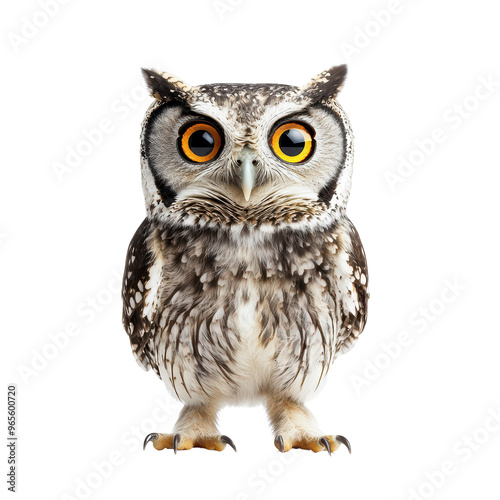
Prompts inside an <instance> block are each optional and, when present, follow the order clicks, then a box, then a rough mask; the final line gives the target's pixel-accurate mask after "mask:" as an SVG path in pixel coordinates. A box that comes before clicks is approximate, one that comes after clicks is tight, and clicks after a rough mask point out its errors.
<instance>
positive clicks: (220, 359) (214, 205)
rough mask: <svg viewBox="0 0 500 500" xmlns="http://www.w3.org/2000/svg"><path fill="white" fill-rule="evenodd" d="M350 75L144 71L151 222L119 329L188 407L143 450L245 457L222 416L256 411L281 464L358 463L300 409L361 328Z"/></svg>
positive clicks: (363, 302) (135, 258)
mask: <svg viewBox="0 0 500 500" xmlns="http://www.w3.org/2000/svg"><path fill="white" fill-rule="evenodd" d="M346 72H347V69H346V66H335V67H333V68H331V69H329V70H328V71H324V72H322V73H321V74H319V75H318V76H317V77H316V78H314V79H312V80H311V81H310V82H309V83H308V84H307V85H305V86H303V87H296V86H290V85H281V84H225V83H221V84H210V85H200V86H189V85H187V84H186V83H184V82H182V81H181V80H179V79H177V78H175V77H174V76H172V75H169V74H167V73H158V72H156V71H153V70H143V74H144V77H145V79H146V83H147V85H148V87H149V89H150V91H151V94H152V96H153V97H154V102H153V103H152V104H151V105H150V107H149V109H148V110H147V113H146V116H145V118H144V121H143V124H142V136H141V167H142V185H143V191H144V197H145V203H146V218H145V219H144V221H143V222H142V224H141V225H140V227H139V229H138V230H137V232H136V233H135V235H134V237H133V238H132V241H131V243H130V246H129V248H128V253H127V257H126V267H125V273H124V278H123V292H122V296H123V324H124V327H125V330H126V332H127V334H128V336H129V339H130V343H131V346H132V351H133V354H134V355H135V357H136V359H137V361H138V362H139V364H140V365H141V366H142V367H143V368H145V369H146V370H149V369H152V370H153V371H154V372H155V373H156V375H158V377H160V378H161V380H162V381H163V382H164V383H165V385H166V387H167V389H168V390H169V391H170V393H171V394H172V395H173V396H174V397H175V398H178V399H179V400H180V401H181V402H182V403H183V404H184V406H183V409H182V411H181V413H180V416H179V418H178V420H177V423H176V424H175V427H174V430H173V432H172V433H171V434H162V433H152V434H150V435H148V436H147V437H146V439H145V441H144V447H146V445H147V443H148V442H152V443H153V446H154V448H156V449H157V450H161V449H165V448H169V449H173V450H174V452H177V451H178V450H188V449H191V448H193V447H200V448H206V449H209V450H218V451H221V450H223V449H224V448H225V447H226V445H229V446H231V447H232V448H234V450H236V446H235V444H234V442H233V441H232V440H231V439H230V438H229V437H228V436H226V435H224V434H221V433H220V432H219V430H218V425H217V414H218V412H219V410H221V409H222V408H223V407H224V406H227V405H240V404H262V405H264V407H265V408H266V410H267V413H268V416H269V420H270V423H271V426H272V429H273V432H274V445H275V446H276V448H277V449H278V450H279V451H281V452H287V451H289V450H290V449H292V448H301V449H305V450H312V451H314V452H319V451H327V452H328V453H330V454H331V453H332V452H333V451H335V450H336V449H338V448H339V446H340V445H341V444H344V445H345V446H346V447H347V448H348V449H349V452H350V451H351V447H350V444H349V441H348V440H347V439H346V438H345V437H343V436H341V435H335V434H324V433H323V432H322V431H321V430H320V429H319V427H318V424H317V422H316V420H315V418H314V416H313V415H312V413H311V412H310V411H309V410H308V409H307V407H306V406H305V402H306V401H307V400H308V399H309V398H310V397H311V396H313V395H314V394H315V393H316V392H317V391H319V390H320V389H321V387H322V386H323V384H324V382H325V379H326V376H327V374H328V371H329V369H330V367H331V366H332V363H333V361H334V360H335V359H336V358H337V357H338V356H339V355H340V354H342V353H345V352H347V351H348V350H349V349H350V348H351V347H352V346H353V345H354V344H355V342H356V341H357V339H358V336H359V335H360V333H361V332H362V331H363V328H364V326H365V322H366V316H367V301H368V291H367V286H368V273H367V264H366V257H365V253H364V250H363V247H362V244H361V241H360V238H359V235H358V233H357V231H356V229H355V227H354V226H353V224H352V223H351V221H350V220H349V219H348V218H347V215H346V204H347V200H348V198H349V193H350V188H351V176H352V164H353V135H352V132H351V127H350V124H349V120H348V118H347V116H346V114H345V112H344V111H343V109H342V108H341V106H340V105H339V103H338V102H337V99H336V98H337V94H338V92H339V90H340V88H341V87H342V85H343V82H344V79H345V76H346Z"/></svg>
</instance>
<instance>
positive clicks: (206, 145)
mask: <svg viewBox="0 0 500 500" xmlns="http://www.w3.org/2000/svg"><path fill="white" fill-rule="evenodd" d="M178 144H179V147H180V150H181V152H182V153H183V155H184V156H185V158H186V159H187V160H189V161H192V162H195V163H204V162H207V161H210V160H213V159H214V158H215V157H216V156H217V154H218V153H219V151H220V149H221V146H222V137H221V134H220V133H219V131H218V130H217V129H216V128H215V127H214V126H213V125H211V124H210V123H207V122H194V123H190V124H188V125H187V127H185V128H184V127H183V128H182V129H181V130H180V135H179V139H178Z"/></svg>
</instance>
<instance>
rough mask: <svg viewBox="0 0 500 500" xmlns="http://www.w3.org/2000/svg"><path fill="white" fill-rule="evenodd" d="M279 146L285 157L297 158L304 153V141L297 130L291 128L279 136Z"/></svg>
mask: <svg viewBox="0 0 500 500" xmlns="http://www.w3.org/2000/svg"><path fill="white" fill-rule="evenodd" d="M279 145H280V149H281V151H283V153H285V154H286V155H287V156H297V155H299V154H300V153H302V151H304V148H305V147H306V141H305V139H304V136H303V135H302V132H301V131H300V130H299V129H296V128H291V129H289V130H285V131H284V132H283V133H282V134H281V136H280V140H279Z"/></svg>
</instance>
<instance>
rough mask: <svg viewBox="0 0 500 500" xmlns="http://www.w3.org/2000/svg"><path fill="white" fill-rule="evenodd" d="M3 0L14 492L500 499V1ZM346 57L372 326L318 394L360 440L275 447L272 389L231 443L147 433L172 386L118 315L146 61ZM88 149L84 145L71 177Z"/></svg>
mask: <svg viewBox="0 0 500 500" xmlns="http://www.w3.org/2000/svg"><path fill="white" fill-rule="evenodd" d="M42 1H43V0H42ZM6 3H7V2H4V4H6ZM8 3H9V5H8V6H7V5H3V6H2V11H3V12H2V14H1V16H0V18H1V21H0V22H1V29H2V44H1V48H0V50H1V58H2V73H3V77H2V92H1V96H0V99H1V102H0V106H1V120H2V137H3V141H2V148H1V152H0V154H1V163H2V168H1V180H0V203H1V211H0V235H1V236H0V265H1V284H2V286H1V290H0V293H1V302H0V303H1V306H2V308H1V319H2V323H1V324H2V327H1V328H2V335H3V337H4V340H3V342H2V346H3V347H2V350H1V351H2V370H3V375H2V380H3V382H4V385H3V386H4V389H3V390H5V391H6V386H7V383H9V382H10V383H15V384H17V385H18V435H19V441H18V458H19V469H18V470H19V474H18V498H22V499H32V498H42V499H54V498H55V499H66V500H67V499H69V498H171V497H173V496H176V495H182V497H183V498H193V499H194V498H207V499H218V500H219V499H223V500H245V499H248V498H251V499H270V498H297V499H298V498H303V497H306V496H307V497H309V498H311V497H314V498H316V497H317V498H342V499H361V498H374V499H381V500H387V499H408V498H412V499H413V500H415V499H418V498H440V499H454V500H455V499H466V498H471V497H479V498H484V499H489V498H498V496H499V494H500V486H499V482H498V470H499V469H498V467H499V464H500V416H499V412H500V394H499V381H500V364H499V361H498V359H499V348H500V341H499V337H498V333H499V327H498V323H497V315H498V283H499V278H500V273H499V270H498V264H497V260H498V255H499V251H500V248H499V238H498V214H499V201H498V189H499V187H498V186H499V183H500V176H499V174H498V171H499V168H500V163H499V153H498V149H499V148H498V141H499V132H500V130H499V116H500V97H499V95H500V86H499V85H500V83H499V82H500V67H499V56H498V50H499V48H500V47H499V42H500V34H499V30H498V11H497V12H495V10H494V6H495V4H494V2H491V1H490V0H475V1H464V2H456V1H452V0H442V1H439V2H436V1H431V0H420V1H417V0H414V1H410V0H401V1H400V2H398V1H397V0H392V1H390V0H376V1H357V2H352V1H347V0H345V1H335V2H327V1H323V2H320V1H314V0H308V1H307V2H302V1H296V0H287V1H273V2H270V1H269V0H240V1H238V0H222V1H220V2H218V3H215V4H214V2H212V1H211V0H204V1H202V0H199V1H180V0H178V1H175V2H173V1H160V0H142V1H141V2H124V1H118V0H115V1H107V2H98V1H97V0H86V1H85V2H84V1H77V0H73V1H71V0H70V1H67V2H66V4H65V5H62V4H57V5H58V7H52V11H51V15H50V17H47V15H45V14H43V9H42V7H41V3H42V2H39V1H35V0H29V1H26V0H25V1H20V2H8ZM49 3H50V2H49ZM52 5H53V3H52ZM56 10H57V12H55V11H56ZM35 22H36V24H38V27H37V26H36V24H35V25H33V24H32V23H35ZM367 33H368V34H367ZM343 62H347V63H348V64H349V76H348V80H347V82H346V85H345V87H344V90H343V91H342V93H341V95H340V97H339V101H340V102H341V103H342V105H343V106H344V108H345V110H346V111H347V113H348V115H349V116H350V118H351V120H352V125H353V128H354V132H355V136H356V158H355V173H354V180H353V189H352V196H351V200H350V204H349V207H348V214H349V216H350V217H351V219H352V220H353V221H354V223H355V224H356V226H357V228H358V229H359V232H360V234H361V237H362V240H363V243H364V245H365V249H366V252H367V255H368V263H369V269H370V277H371V286H370V288H371V295H372V298H371V302H370V307H369V309H370V312H369V321H368V325H367V328H366V330H365V333H364V334H363V335H362V337H361V340H360V341H359V342H358V344H357V345H356V347H355V349H354V350H353V351H351V352H350V353H349V354H348V355H346V356H343V357H341V358H340V359H339V360H338V361H337V363H336V365H335V366H334V368H333V369H332V370H331V372H330V374H331V375H330V378H329V381H328V383H327V385H326V387H325V389H324V390H323V391H322V393H321V394H320V395H319V396H318V397H317V398H316V399H314V400H313V401H312V402H311V404H310V407H311V409H312V410H313V411H314V413H315V414H316V416H317V418H318V420H319V423H320V425H321V426H322V428H323V429H324V431H325V432H326V433H328V434H329V433H333V434H337V433H339V434H343V435H345V436H347V437H348V438H349V439H350V441H351V443H352V446H353V454H352V455H351V456H349V455H348V453H347V451H346V449H345V448H342V449H341V450H339V451H338V452H337V453H335V454H334V456H333V457H332V458H329V457H328V455H327V454H326V453H319V454H313V453H311V452H303V451H292V452H290V453H288V454H286V455H282V454H280V453H278V452H277V450H276V449H275V448H274V446H273V437H272V435H271V432H270V429H269V428H268V425H267V422H266V417H265V413H264V411H263V409H262V408H259V407H257V408H228V409H225V410H224V411H223V412H222V414H221V419H220V420H221V421H220V424H221V425H220V429H221V431H222V432H223V433H225V434H227V435H229V436H230V437H231V438H232V439H233V440H234V441H235V443H236V444H237V446H238V452H237V453H236V454H235V453H234V452H233V451H232V450H231V449H229V448H227V449H226V450H225V451H224V452H222V453H215V452H208V451H206V450H198V449H197V450H192V451H189V452H179V453H178V454H177V456H174V454H173V452H171V451H162V452H156V451H155V450H153V448H152V447H150V448H148V449H147V450H146V451H145V452H143V451H142V449H141V446H140V445H141V442H142V439H143V437H144V436H145V435H146V434H148V433H149V432H151V431H153V430H154V431H163V432H170V431H171V429H172V426H173V424H174V422H175V419H176V415H177V412H178V411H179V409H180V404H179V403H177V402H175V401H172V400H171V399H170V398H169V397H168V395H167V393H166V390H165V388H164V386H163V384H162V382H161V381H160V380H159V379H157V378H156V377H155V376H154V375H153V374H152V373H146V372H144V371H142V370H141V369H140V368H139V367H138V366H137V365H136V363H135V361H134V359H133V357H132V354H131V351H130V347H129V343H128V339H127V336H126V334H125V333H124V331H123V330H122V326H121V304H120V297H119V293H118V292H117V290H118V288H119V277H120V275H121V272H122V268H123V264H124V259H125V252H126V248H127V245H128V242H129V240H130V238H131V237H132V235H133V233H134V231H135V229H136V227H137V226H138V225H139V224H140V222H141V221H142V219H143V217H144V206H143V197H142V191H141V184H140V172H139V132H140V126H141V119H142V116H143V113H144V111H145V110H146V107H147V106H148V103H149V102H150V98H149V97H147V96H146V94H145V92H144V91H141V89H142V88H143V83H142V78H141V76H140V72H139V68H140V67H141V66H145V67H154V68H156V69H158V70H163V71H169V72H171V73H174V74H176V75H178V76H180V77H182V78H183V79H184V80H186V81H187V82H189V83H193V84H201V83H209V82H216V81H228V82H262V81H265V82H279V83H291V84H296V85H301V84H303V83H305V82H307V81H308V80H309V79H310V78H311V77H313V76H314V75H315V74H317V73H319V72H320V71H322V70H323V69H327V68H328V67H330V66H332V65H334V64H340V63H343ZM488 80H489V81H490V84H488V85H489V86H490V88H489V90H488V88H487V87H486V86H485V85H484V83H481V82H484V81H488ZM476 94H477V96H479V98H478V97H476ZM102 120H104V123H105V124H107V125H105V128H106V130H107V131H106V133H103V134H101V135H102V137H101V140H100V143H99V144H96V145H91V146H90V148H88V145H87V149H86V150H85V145H83V146H82V142H85V140H86V139H85V135H86V133H90V131H92V130H95V129H96V128H97V127H100V126H102ZM109 129H112V130H109ZM436 129H440V130H441V132H439V130H438V131H437V132H436ZM98 135H99V134H94V138H95V137H97V136H98ZM434 137H438V138H439V143H436V141H435V140H434V139H433V138H434ZM418 141H420V142H419V144H420V148H423V149H425V150H426V153H421V152H420V153H419V146H418V145H417V142H418ZM422 144H423V146H422ZM77 147H80V148H83V149H84V150H85V151H86V156H85V157H84V158H82V159H81V161H80V163H79V164H78V165H74V166H73V168H71V169H70V170H69V171H66V172H63V174H62V175H61V173H60V172H59V175H57V174H56V169H55V166H57V164H59V167H60V165H62V164H64V163H65V162H66V156H67V154H68V148H73V149H74V148H77ZM404 159H406V161H409V162H410V166H409V167H408V165H406V167H405V168H403V169H402V168H401V166H400V164H401V163H402V162H403V160H404ZM398 168H399V173H398ZM402 174H403V175H402ZM397 176H399V179H398V177H397ZM388 179H390V180H391V181H392V182H397V181H398V180H399V182H398V183H397V184H396V185H395V186H392V188H391V185H390V182H389V180H388ZM395 179H396V181H395ZM117 276H118V277H117ZM450 283H451V285H450ZM92 304H93V305H92ZM97 309H98V310H97ZM71 328H77V330H76V331H75V332H71V333H72V336H68V335H69V334H68V331H69V330H71ZM65 329H66V333H64V332H65ZM54 339H56V340H54ZM402 342H403V343H404V345H402ZM55 343H58V344H59V347H57V345H56V344H55ZM388 351H390V352H391V355H390V356H391V357H390V356H389V354H387V352H388ZM2 400H3V401H5V400H6V396H3V397H2ZM3 408H5V407H4V406H3ZM165 408H166V409H165ZM3 411H4V412H5V409H4V410H3ZM4 415H5V413H4ZM494 415H496V416H497V417H496V418H497V420H499V421H498V422H497V423H495V422H494ZM1 421H2V422H3V425H6V419H5V417H2V419H1ZM3 432H6V431H3ZM2 435H4V434H3V433H2ZM2 448H4V452H2V457H0V459H1V461H2V463H3V464H5V465H4V466H2V471H4V470H5V472H6V468H7V466H6V462H7V457H6V453H7V449H6V448H5V447H4V446H2ZM4 455H5V457H4ZM104 462H106V463H105V464H103V463H104ZM99 464H100V465H99ZM110 464H111V465H110ZM443 468H444V469H445V472H446V474H445V473H442V472H439V471H442V470H443ZM2 477H4V478H5V476H4V474H3V473H2ZM430 478H432V479H430ZM2 483H3V484H2V486H1V488H2V490H4V491H5V490H6V488H7V484H6V483H4V480H2Z"/></svg>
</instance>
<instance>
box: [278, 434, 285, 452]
mask: <svg viewBox="0 0 500 500" xmlns="http://www.w3.org/2000/svg"><path fill="white" fill-rule="evenodd" d="M277 439H278V444H279V445H280V451H281V453H285V443H284V442H283V436H282V435H281V434H280V435H279V436H278V437H277Z"/></svg>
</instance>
